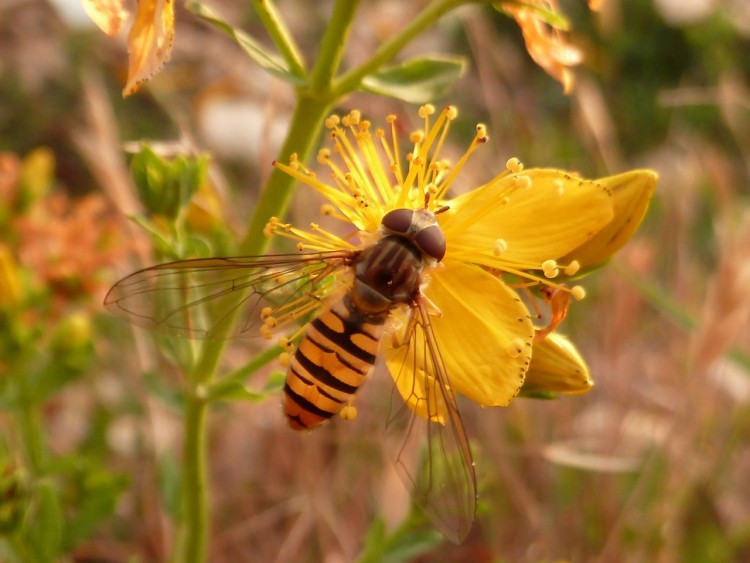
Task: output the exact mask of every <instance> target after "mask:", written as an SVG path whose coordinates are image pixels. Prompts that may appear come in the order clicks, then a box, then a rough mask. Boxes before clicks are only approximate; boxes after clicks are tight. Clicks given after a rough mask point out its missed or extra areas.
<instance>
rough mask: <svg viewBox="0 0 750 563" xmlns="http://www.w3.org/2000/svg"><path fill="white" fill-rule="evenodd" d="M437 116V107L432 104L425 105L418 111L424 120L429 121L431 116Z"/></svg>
mask: <svg viewBox="0 0 750 563" xmlns="http://www.w3.org/2000/svg"><path fill="white" fill-rule="evenodd" d="M434 114H435V106H433V105H432V104H424V105H423V106H420V108H419V109H418V110H417V115H419V117H421V118H422V119H427V118H428V117H429V116H431V115H434Z"/></svg>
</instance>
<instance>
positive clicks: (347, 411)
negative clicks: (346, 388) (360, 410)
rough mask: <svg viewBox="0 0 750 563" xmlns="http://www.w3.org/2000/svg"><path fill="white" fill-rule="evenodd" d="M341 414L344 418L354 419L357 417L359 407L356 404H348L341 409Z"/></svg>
mask: <svg viewBox="0 0 750 563" xmlns="http://www.w3.org/2000/svg"><path fill="white" fill-rule="evenodd" d="M339 416H340V417H341V418H343V419H344V420H354V419H355V418H357V407H355V406H354V405H346V406H345V407H344V408H342V409H341V410H340V411H339Z"/></svg>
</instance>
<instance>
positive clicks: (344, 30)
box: [310, 0, 359, 91]
mask: <svg viewBox="0 0 750 563" xmlns="http://www.w3.org/2000/svg"><path fill="white" fill-rule="evenodd" d="M358 5H359V0H337V1H336V4H335V5H334V7H333V13H332V14H331V20H330V21H329V22H328V25H327V26H326V32H325V35H324V36H323V40H322V42H321V45H320V54H319V56H318V60H317V61H316V62H315V68H313V70H312V73H311V74H310V86H311V88H312V89H313V90H317V91H328V90H329V88H330V85H331V80H332V79H333V76H334V75H335V74H336V72H337V71H338V68H339V65H340V64H341V58H342V57H343V56H344V50H345V47H346V42H347V38H348V36H349V30H350V29H351V22H352V19H354V13H355V12H356V11H357V6H358Z"/></svg>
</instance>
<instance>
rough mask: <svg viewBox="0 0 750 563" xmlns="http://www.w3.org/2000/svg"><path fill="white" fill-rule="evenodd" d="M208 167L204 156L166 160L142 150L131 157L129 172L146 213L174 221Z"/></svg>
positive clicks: (200, 182)
mask: <svg viewBox="0 0 750 563" xmlns="http://www.w3.org/2000/svg"><path fill="white" fill-rule="evenodd" d="M208 163H209V158H208V157H207V156H202V157H197V158H188V157H185V156H177V157H175V158H174V159H171V160H167V159H165V158H162V157H160V156H158V155H157V154H156V153H155V152H154V151H153V150H152V149H150V148H149V147H144V148H142V149H141V151H140V152H138V153H137V154H136V155H134V156H133V159H132V161H131V163H130V170H131V173H132V174H133V180H134V181H135V185H136V188H137V189H138V196H139V198H140V200H141V202H143V204H144V205H145V206H146V209H148V211H149V213H151V214H153V215H160V216H163V217H166V218H167V219H172V220H174V219H175V218H176V217H177V215H178V213H180V211H181V210H183V209H184V207H185V206H186V205H187V204H188V202H189V201H190V199H191V198H192V197H193V195H194V194H195V192H196V191H197V190H198V188H199V187H200V185H201V184H202V183H203V181H204V180H205V177H206V171H207V169H208Z"/></svg>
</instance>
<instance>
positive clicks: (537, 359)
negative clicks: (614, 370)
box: [521, 332, 594, 395]
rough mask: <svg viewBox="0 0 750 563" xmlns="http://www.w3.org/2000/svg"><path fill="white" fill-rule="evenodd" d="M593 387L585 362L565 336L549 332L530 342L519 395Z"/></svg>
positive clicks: (579, 392) (572, 391) (582, 391)
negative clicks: (527, 362)
mask: <svg viewBox="0 0 750 563" xmlns="http://www.w3.org/2000/svg"><path fill="white" fill-rule="evenodd" d="M593 386H594V383H593V381H591V378H590V376H589V369H588V366H586V362H585V361H584V360H583V358H582V357H581V355H580V354H579V353H578V350H576V348H575V346H573V343H572V342H570V340H568V339H567V338H566V337H564V336H563V335H561V334H558V333H556V332H553V333H551V334H549V335H548V336H547V337H546V338H545V339H544V340H542V341H541V342H536V343H535V344H534V354H533V357H532V359H531V366H529V371H527V372H526V380H525V381H524V383H523V388H522V389H521V393H522V394H524V395H533V394H539V393H549V392H552V393H568V394H581V393H586V392H587V391H590V390H591V388H592V387H593Z"/></svg>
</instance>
